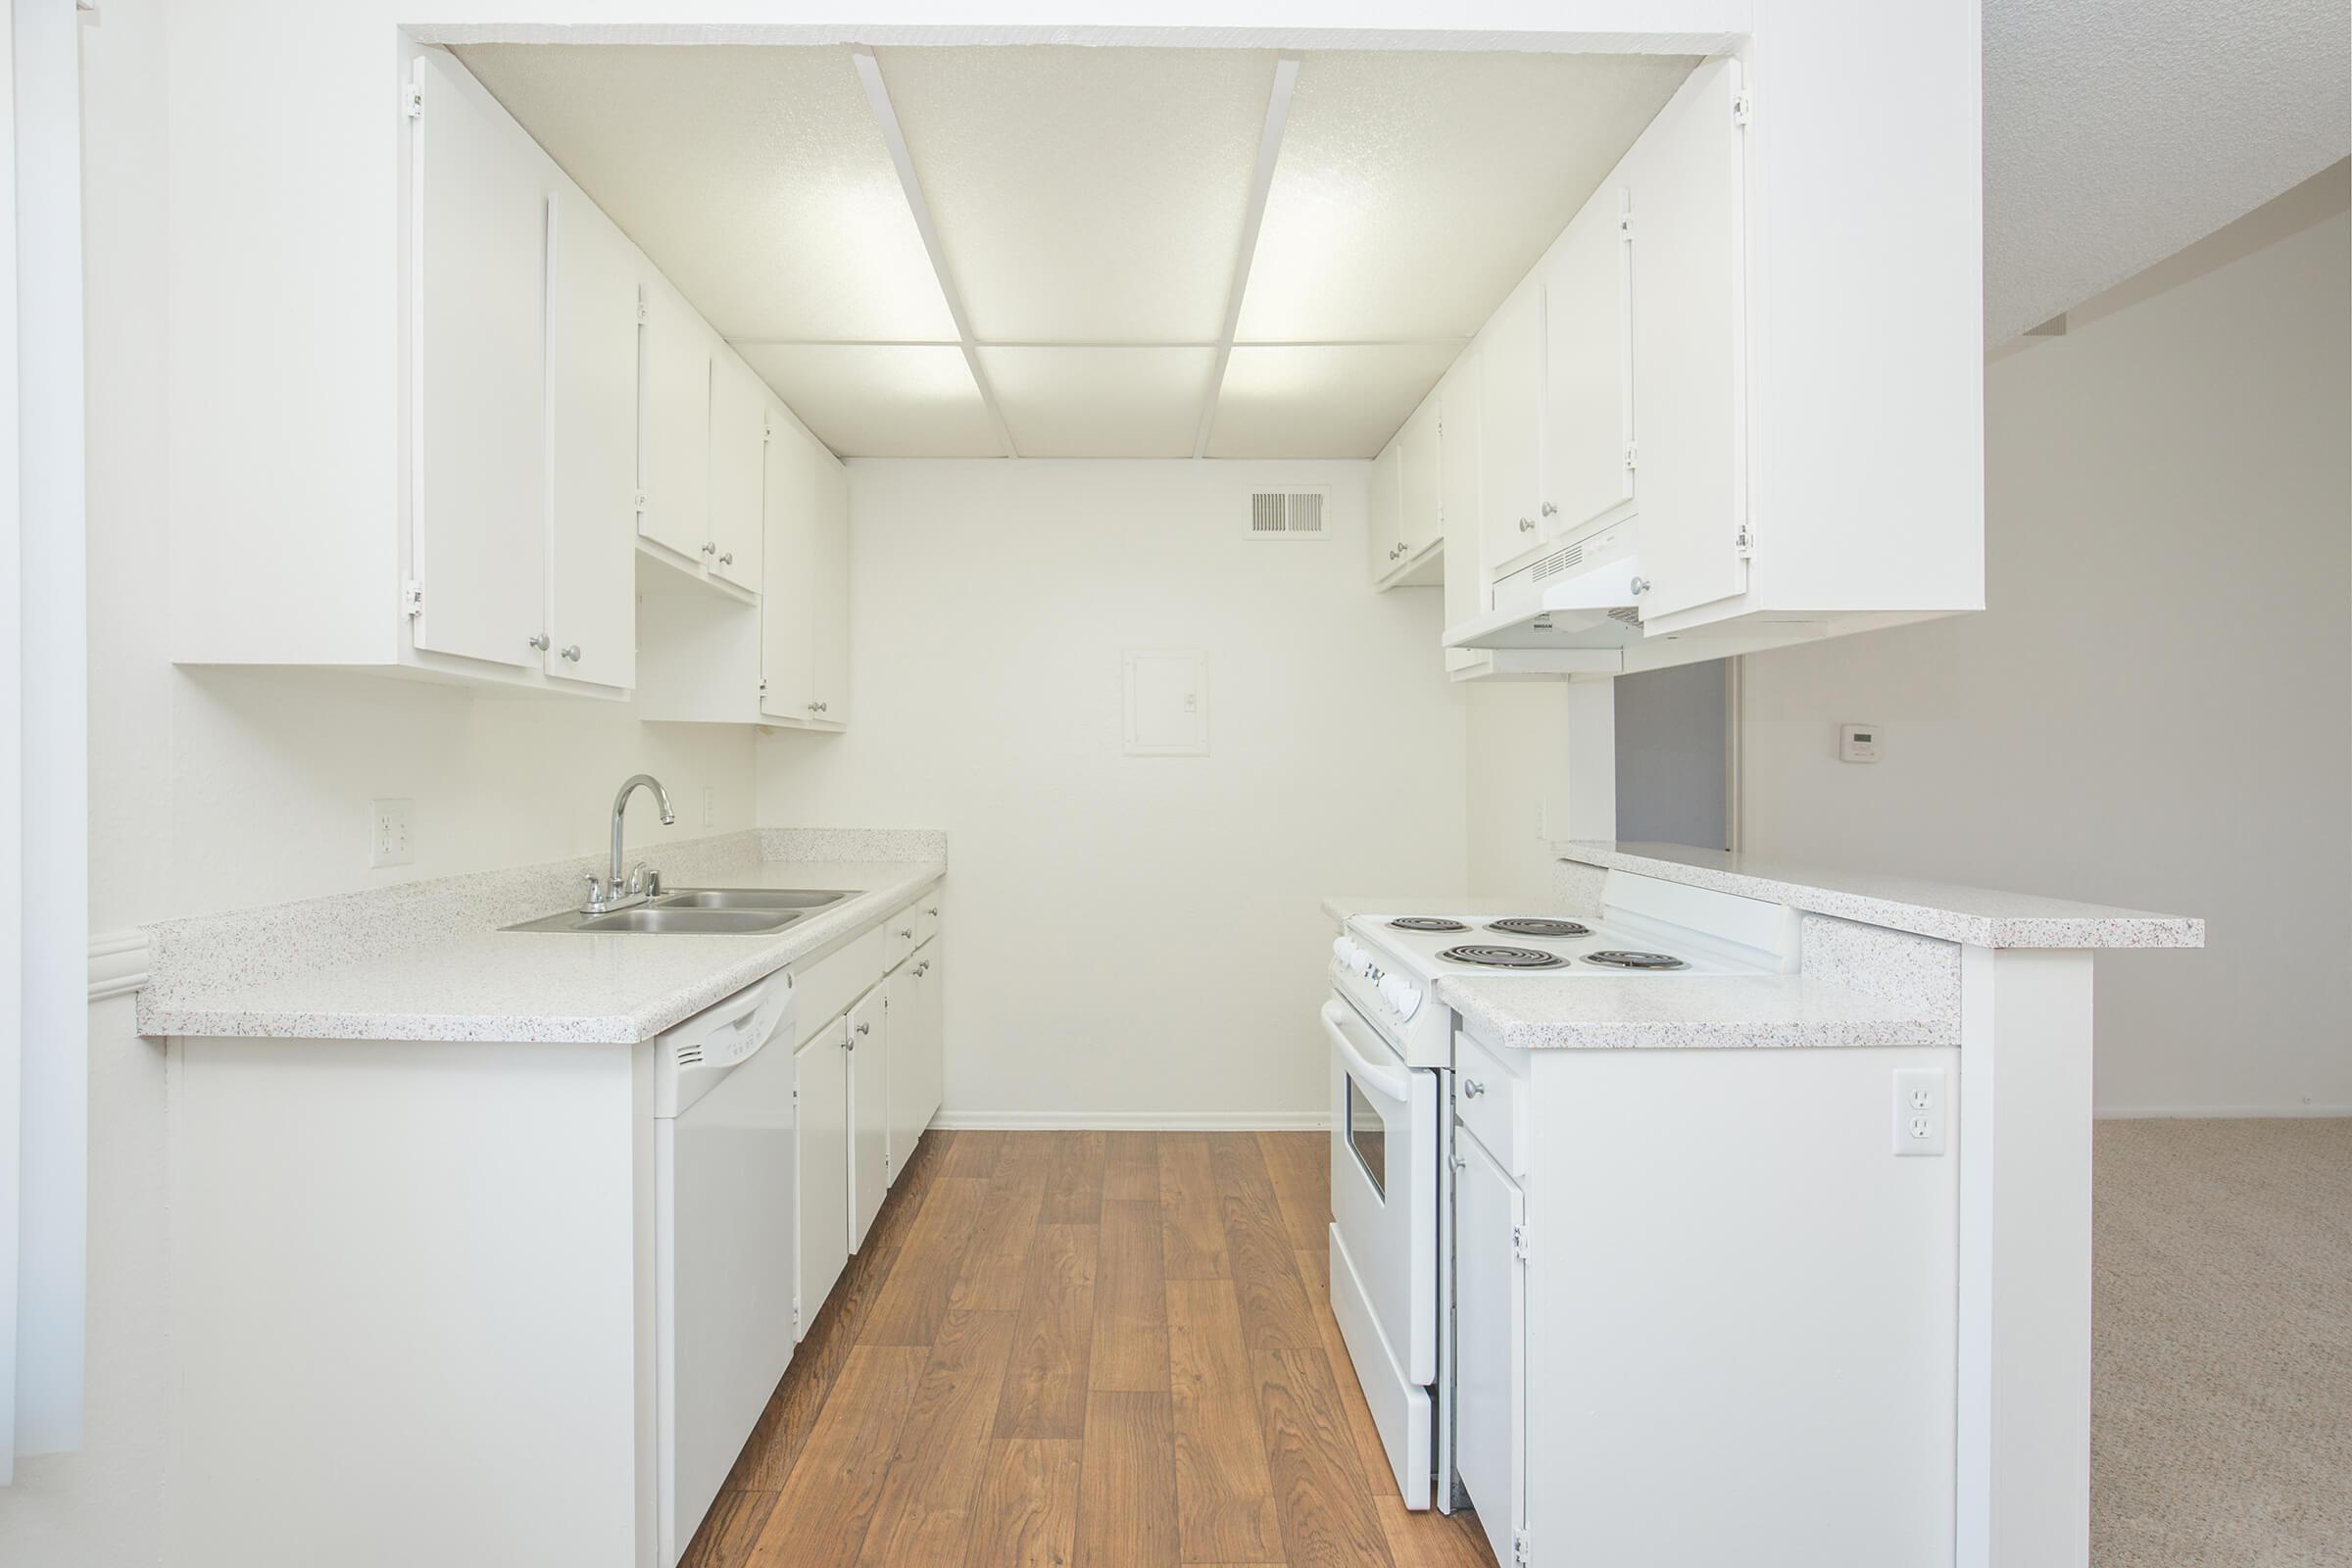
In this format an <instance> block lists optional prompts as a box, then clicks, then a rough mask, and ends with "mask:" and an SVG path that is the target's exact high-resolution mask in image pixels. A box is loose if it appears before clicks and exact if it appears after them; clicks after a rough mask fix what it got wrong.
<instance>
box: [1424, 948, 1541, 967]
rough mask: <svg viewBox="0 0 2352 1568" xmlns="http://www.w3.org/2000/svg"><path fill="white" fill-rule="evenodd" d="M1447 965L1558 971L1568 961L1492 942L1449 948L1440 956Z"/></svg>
mask: <svg viewBox="0 0 2352 1568" xmlns="http://www.w3.org/2000/svg"><path fill="white" fill-rule="evenodd" d="M1438 956H1439V957H1441V958H1443V959H1445V960H1446V962H1447V963H1475V964H1481V965H1483V966H1485V967H1486V968H1489V969H1558V968H1564V967H1565V966H1566V965H1567V962H1568V960H1567V959H1566V958H1563V957H1561V956H1559V955H1558V954H1556V953H1544V952H1543V951H1541V950H1539V949H1536V948H1505V947H1499V946H1497V945H1495V944H1494V943H1492V942H1473V943H1470V944H1468V945H1467V946H1464V947H1459V948H1447V949H1446V951H1445V952H1444V953H1441V954H1439V955H1438Z"/></svg>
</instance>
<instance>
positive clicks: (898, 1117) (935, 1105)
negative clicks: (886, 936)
mask: <svg viewBox="0 0 2352 1568" xmlns="http://www.w3.org/2000/svg"><path fill="white" fill-rule="evenodd" d="M940 950H941V944H940V943H939V942H938V941H936V940H934V941H930V942H926V943H924V944H923V946H922V947H921V948H919V949H917V950H916V951H915V953H914V954H913V955H912V956H910V957H909V958H908V959H907V961H906V962H905V963H902V964H901V965H899V967H898V968H897V969H895V970H893V971H892V972H891V976H890V982H889V986H888V989H887V992H886V996H885V1006H884V1011H885V1012H886V1013H887V1014H888V1015H889V1020H890V1022H889V1028H888V1029H887V1030H886V1031H885V1033H886V1034H887V1035H888V1039H889V1057H890V1071H889V1079H890V1084H889V1105H890V1109H889V1116H888V1123H889V1127H888V1133H889V1156H890V1180H891V1181H892V1182H893V1183H894V1184H895V1183H896V1182H897V1181H898V1179H899V1177H900V1175H901V1174H902V1173H904V1172H905V1170H906V1169H907V1161H908V1160H909V1159H911V1158H912V1157H913V1155H914V1147H915V1145H916V1144H918V1143H919V1142H921V1141H922V1136H923V1129H925V1128H926V1127H929V1126H930V1125H931V1118H932V1117H933V1116H935V1115H937V1114H938V1113H939V1102H940V1093H941V1089H942V1086H943V1083H944V1080H945V1073H944V1062H943V1060H942V1055H941V1044H942V1042H941V1033H940V1025H941V1022H942V1015H941V1009H940V1003H939V999H940V986H941V978H940V966H939V960H940Z"/></svg>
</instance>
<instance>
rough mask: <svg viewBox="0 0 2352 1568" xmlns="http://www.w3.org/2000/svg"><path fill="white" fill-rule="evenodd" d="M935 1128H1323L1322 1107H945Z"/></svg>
mask: <svg viewBox="0 0 2352 1568" xmlns="http://www.w3.org/2000/svg"><path fill="white" fill-rule="evenodd" d="M931 1125H932V1126H934V1127H945V1128H949V1129H951V1130H956V1131H967V1132H984V1131H985V1132H1062V1131H1090V1132H1094V1131H1101V1132H1162V1133H1280V1132H1317V1133H1319V1132H1323V1131H1325V1130H1327V1129H1328V1128H1329V1127H1330V1126H1331V1113H1330V1112H1329V1111H1322V1110H943V1111H941V1112H940V1113H939V1114H938V1115H937V1116H935V1117H933V1118H932V1120H931Z"/></svg>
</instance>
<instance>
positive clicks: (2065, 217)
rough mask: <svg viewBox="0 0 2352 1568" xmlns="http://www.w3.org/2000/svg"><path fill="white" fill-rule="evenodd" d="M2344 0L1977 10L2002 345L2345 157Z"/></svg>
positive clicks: (1996, 335)
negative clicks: (1982, 16)
mask: <svg viewBox="0 0 2352 1568" xmlns="http://www.w3.org/2000/svg"><path fill="white" fill-rule="evenodd" d="M2348 11H2352V8H2348V7H2347V6H2346V5H2345V3H2344V0H2219V3H2217V0H1986V3H1985V338H1986V340H1987V341H1988V342H1991V343H2000V342H2003V341H2006V340H2007V339H2009V338H2012V337H2015V336H2016V335H2017V334H2018V333H2020V332H2022V331H2024V330H2025V329H2026V328H2028V327H2030V326H2034V325H2035V324H2037V323H2039V322H2041V321H2045V320H2047V319H2050V318H2051V317H2053V316H2056V315H2058V314H2059V313H2060V312H2062V311H2065V310H2068V309H2071V308H2072V307H2074V306H2076V305H2080V304H2082V302H2083V301H2084V300H2086V299H2089V298H2090V297H2091V296H2092V295H2094V294H2097V293H2099V292H2100V291H2101V290H2103V289H2105V288H2107V287H2109V286H2110V285H2112V284H2115V283H2120V282H2122V281H2123V280H2124V279H2125V278H2127V277H2130V276H2131V274H2133V273H2134V272H2137V271H2139V270H2141V269H2142V268H2145V267H2148V266H2149V265H2151V264H2153V263H2155V262H2158V261H2161V260H2163V259H2164V258H2165V257H2167V256H2170V255H2171V254H2173V252H2175V251H2177V250H2179V249H2180V248H2181V247H2182V246H2183V245H2186V244H2188V243H2189V242H2190V241H2192V240H2197V239H2201V238H2203V237H2204V236H2205V235H2207V234H2210V233H2212V232H2213V231H2214V230H2215V229H2217V228H2220V227H2221V226H2222V225H2223V224H2224V223H2227V222H2229V221H2231V220H2232V219H2235V218H2238V217H2240V216H2242V215H2244V214H2246V213H2248V212H2251V211H2252V210H2253V209H2255V208H2256V207H2259V206H2261V205H2262V204H2263V203H2264V202H2266V201H2268V200H2270V199H2271V198H2272V197H2274V196H2276V195H2278V194H2279V193H2280V192H2281V191H2284V190H2286V189H2287V188H2288V187H2289V186H2292V185H2294V184H2296V183H2297V182H2298V181H2300V180H2302V179H2304V178H2306V177H2308V176H2310V175H2312V174H2315V173H2317V172H2320V171H2321V170H2323V169H2325V168H2327V166H2328V165H2329V164H2332V163H2334V162H2335V161H2336V160H2337V159H2339V158H2341V157H2343V156H2344V155H2345V152H2346V151H2347V150H2348V143H2347V125H2348V117H2347V93H2346V90H2345V86H2346V62H2347V55H2348V54H2352V33H2348V30H2347V29H2348V23H2347V12H2348Z"/></svg>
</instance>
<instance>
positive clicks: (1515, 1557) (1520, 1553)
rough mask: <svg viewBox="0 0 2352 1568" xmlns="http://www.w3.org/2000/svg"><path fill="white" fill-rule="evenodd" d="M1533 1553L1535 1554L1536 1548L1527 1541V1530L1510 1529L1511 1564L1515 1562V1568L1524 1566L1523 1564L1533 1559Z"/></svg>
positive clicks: (1523, 1567)
mask: <svg viewBox="0 0 2352 1568" xmlns="http://www.w3.org/2000/svg"><path fill="white" fill-rule="evenodd" d="M1535 1555H1536V1548H1535V1547H1534V1546H1533V1545H1532V1544H1529V1542H1528V1539H1527V1532H1526V1531H1524V1530H1514V1531H1512V1532H1511V1561H1512V1563H1513V1564H1515V1565H1517V1568H1525V1565H1526V1564H1528V1563H1530V1562H1533V1561H1534V1560H1535Z"/></svg>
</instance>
